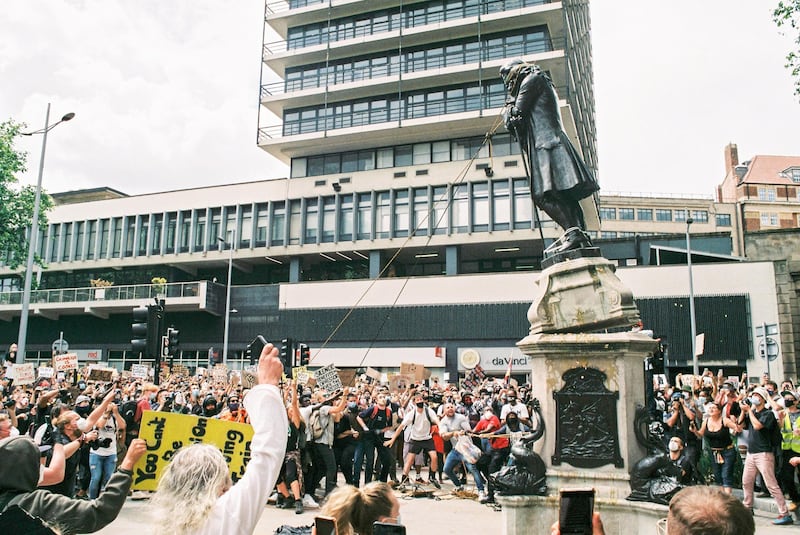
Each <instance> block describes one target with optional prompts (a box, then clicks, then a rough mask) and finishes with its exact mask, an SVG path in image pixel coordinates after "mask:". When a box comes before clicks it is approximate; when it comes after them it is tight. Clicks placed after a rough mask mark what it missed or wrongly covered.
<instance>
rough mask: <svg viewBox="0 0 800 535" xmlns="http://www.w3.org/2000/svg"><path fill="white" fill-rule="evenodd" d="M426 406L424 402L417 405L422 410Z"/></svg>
mask: <svg viewBox="0 0 800 535" xmlns="http://www.w3.org/2000/svg"><path fill="white" fill-rule="evenodd" d="M424 406H425V403H424V402H422V401H420V402H419V403H417V407H419V408H420V409H421V408H422V407H424Z"/></svg>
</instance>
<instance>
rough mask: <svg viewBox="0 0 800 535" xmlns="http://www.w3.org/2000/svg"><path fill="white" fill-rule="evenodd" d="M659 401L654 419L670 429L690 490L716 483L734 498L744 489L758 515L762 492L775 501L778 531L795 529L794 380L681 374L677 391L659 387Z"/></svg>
mask: <svg viewBox="0 0 800 535" xmlns="http://www.w3.org/2000/svg"><path fill="white" fill-rule="evenodd" d="M654 395H655V400H654V403H653V404H652V412H653V416H654V419H656V420H660V421H662V422H663V424H664V430H665V436H664V440H665V443H666V444H667V445H668V448H669V455H670V456H671V457H672V458H673V459H674V461H675V464H676V466H677V467H678V468H679V469H680V473H679V475H678V478H679V481H680V482H681V483H682V484H684V485H693V484H704V483H705V484H713V485H717V486H720V487H721V488H722V490H723V491H724V492H726V493H732V491H733V488H741V489H742V491H743V494H744V499H743V503H744V506H745V507H746V508H748V509H750V510H751V511H752V508H753V501H754V498H755V496H756V493H759V494H758V495H759V496H760V497H762V498H772V499H773V500H774V501H775V504H776V507H777V510H778V518H776V519H775V520H774V523H775V524H777V525H789V524H793V522H794V519H793V518H792V512H795V510H796V508H797V506H798V505H800V494H798V487H797V480H796V478H797V475H798V474H797V466H798V465H800V410H798V401H800V395H799V394H798V392H797V391H796V390H795V386H794V384H793V383H792V381H791V380H788V379H786V380H783V381H780V382H776V381H774V380H772V379H770V378H769V377H768V376H767V375H766V374H765V375H763V376H762V377H761V378H760V379H759V380H758V381H748V380H747V376H746V375H742V377H741V378H736V379H735V380H731V378H725V377H723V375H722V371H721V370H720V371H719V372H718V373H717V375H714V374H713V373H712V372H711V371H710V370H705V371H704V372H703V374H702V375H700V376H688V377H686V376H680V375H678V376H677V377H676V380H675V385H674V386H673V385H669V384H666V383H662V384H659V385H656V386H655V393H654ZM787 497H788V498H789V500H788V501H787V499H786V498H787ZM799 512H800V511H799Z"/></svg>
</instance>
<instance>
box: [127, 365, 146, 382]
mask: <svg viewBox="0 0 800 535" xmlns="http://www.w3.org/2000/svg"><path fill="white" fill-rule="evenodd" d="M149 376H150V366H148V365H147V364H133V365H131V377H133V378H134V379H144V380H147V378H148V377H149Z"/></svg>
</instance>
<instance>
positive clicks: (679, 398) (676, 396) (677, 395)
mask: <svg viewBox="0 0 800 535" xmlns="http://www.w3.org/2000/svg"><path fill="white" fill-rule="evenodd" d="M669 400H670V401H671V402H673V403H680V402H681V401H683V394H681V393H680V392H675V393H674V394H672V397H670V398H669Z"/></svg>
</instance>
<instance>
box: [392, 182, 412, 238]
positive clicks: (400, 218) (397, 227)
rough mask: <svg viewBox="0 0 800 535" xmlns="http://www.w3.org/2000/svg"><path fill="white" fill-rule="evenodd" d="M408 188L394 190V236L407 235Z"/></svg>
mask: <svg viewBox="0 0 800 535" xmlns="http://www.w3.org/2000/svg"><path fill="white" fill-rule="evenodd" d="M408 222H409V217H408V190H399V191H396V192H395V197H394V236H395V237H401V238H402V237H405V236H408Z"/></svg>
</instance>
